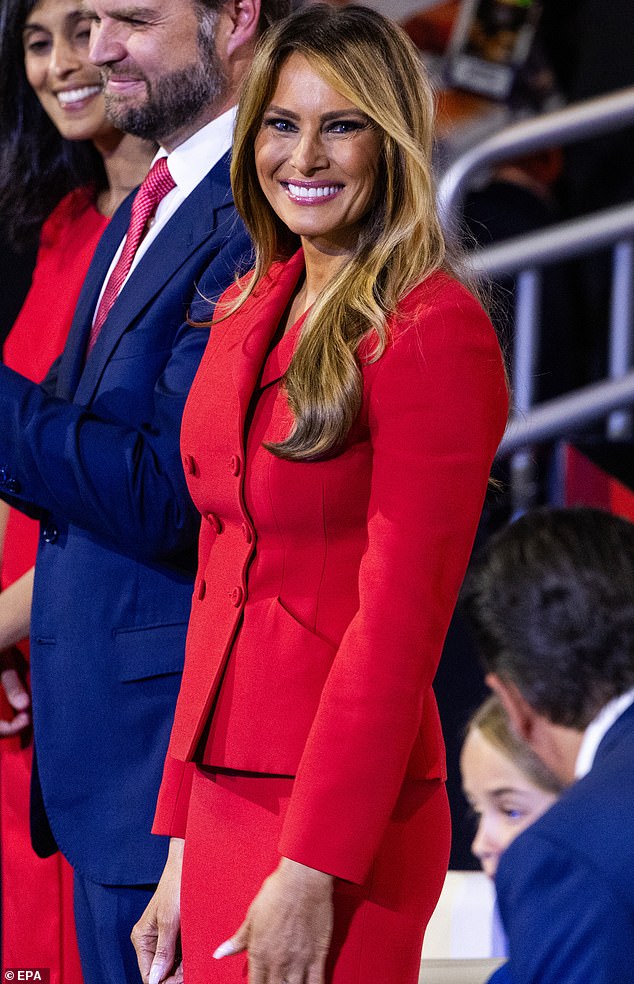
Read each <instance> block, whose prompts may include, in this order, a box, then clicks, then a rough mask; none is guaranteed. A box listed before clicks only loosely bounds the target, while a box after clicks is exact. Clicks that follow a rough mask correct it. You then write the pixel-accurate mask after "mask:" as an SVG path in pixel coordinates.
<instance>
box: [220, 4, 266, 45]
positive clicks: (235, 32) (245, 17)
mask: <svg viewBox="0 0 634 984" xmlns="http://www.w3.org/2000/svg"><path fill="white" fill-rule="evenodd" d="M260 3H261V0H229V3H227V4H226V5H225V8H224V9H225V11H226V12H227V13H228V15H229V17H230V18H231V22H232V28H231V33H230V36H229V38H228V39H227V54H228V55H232V54H233V53H234V52H235V51H236V50H237V49H238V48H241V47H242V46H243V45H245V44H254V43H255V41H256V40H257V36H258V24H259V23H260Z"/></svg>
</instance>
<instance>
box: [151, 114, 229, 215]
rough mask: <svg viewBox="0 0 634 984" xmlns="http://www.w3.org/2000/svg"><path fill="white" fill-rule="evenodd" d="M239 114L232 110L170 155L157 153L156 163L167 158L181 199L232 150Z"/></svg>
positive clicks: (207, 125) (198, 132)
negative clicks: (237, 115) (162, 158)
mask: <svg viewBox="0 0 634 984" xmlns="http://www.w3.org/2000/svg"><path fill="white" fill-rule="evenodd" d="M236 112H237V106H232V107H231V109H228V110H227V111H226V112H225V113H223V114H222V116H219V117H218V118H217V119H215V120H212V121H211V123H207V124H206V125H205V126H203V127H201V129H200V130H198V131H197V132H196V133H194V135H193V136H191V137H189V139H188V140H185V141H184V142H183V143H182V144H181V145H180V146H179V147H176V148H175V149H174V150H173V151H172V152H171V154H168V153H167V151H165V150H164V149H163V148H161V149H160V150H159V151H158V153H157V155H156V157H155V158H154V160H158V159H159V157H167V164H168V167H169V169H170V174H171V175H172V177H173V178H174V181H175V182H176V187H177V189H178V191H179V192H180V196H181V197H182V198H186V197H187V195H189V194H190V192H192V191H193V190H194V188H195V187H196V185H198V184H200V182H201V181H202V179H203V178H204V177H205V175H206V174H209V172H210V171H211V169H212V167H214V165H216V164H217V163H218V161H219V160H220V158H221V157H224V155H225V154H226V153H227V151H228V150H230V149H231V142H232V139H233V127H234V123H235V119H236ZM161 204H163V203H161ZM158 218H159V216H158V214H157V220H158Z"/></svg>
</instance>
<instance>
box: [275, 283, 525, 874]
mask: <svg viewBox="0 0 634 984" xmlns="http://www.w3.org/2000/svg"><path fill="white" fill-rule="evenodd" d="M410 304H411V300H410ZM410 322H411V323H410V324H409V325H405V326H404V327H403V330H400V331H399V334H398V335H396V336H395V339H394V341H393V344H391V345H390V346H389V347H388V349H387V350H386V352H385V353H384V355H383V356H382V357H381V358H380V359H379V360H378V361H377V362H376V363H375V365H374V367H372V366H370V367H369V368H368V370H367V372H366V376H367V379H366V384H367V390H368V392H367V394H366V398H365V400H366V403H367V407H368V425H369V431H370V439H371V443H372V451H373V465H372V477H371V490H370V499H369V506H368V514H367V530H368V541H367V548H366V551H365V554H364V556H363V558H362V561H361V566H360V573H359V608H358V611H357V613H356V615H355V617H354V618H353V619H352V621H351V622H350V624H349V626H348V628H347V630H346V632H345V635H344V637H343V639H342V642H341V644H340V647H339V649H338V651H337V654H336V656H335V659H334V663H333V666H332V669H331V671H330V674H329V677H328V679H327V681H326V685H325V687H324V690H323V692H322V696H321V700H320V704H319V707H318V711H317V714H316V717H315V719H314V722H313V726H312V729H311V732H310V734H309V738H308V741H307V744H306V747H305V751H304V754H303V756H302V759H301V762H300V766H299V770H298V774H297V779H296V782H295V786H294V791H293V795H292V798H291V802H290V806H289V810H288V813H287V816H286V819H285V822H284V826H283V830H282V836H281V841H280V844H279V849H280V852H281V854H282V855H284V856H287V857H290V858H292V859H293V860H296V861H299V862H302V863H304V864H307V865H309V866H310V867H313V868H317V869H319V870H322V871H327V872H329V873H330V874H334V875H337V876H339V877H342V878H345V879H348V880H350V881H353V882H362V881H363V880H364V879H365V877H366V875H367V872H368V869H369V866H370V864H371V861H372V858H373V856H374V854H375V853H376V850H377V848H378V846H379V843H380V840H381V837H382V835H383V832H384V830H385V828H386V826H387V823H388V821H389V818H390V814H391V813H392V810H393V808H394V806H395V804H396V800H397V797H398V794H399V790H400V787H401V785H402V783H403V778H404V775H405V771H406V767H407V763H408V759H409V757H410V754H411V751H412V748H413V745H414V742H415V740H417V734H418V731H419V727H420V724H421V717H422V707H423V700H424V698H425V695H426V693H427V692H428V690H429V688H430V687H431V684H432V680H433V677H434V674H435V672H436V668H437V665H438V661H439V658H440V654H441V650H442V645H443V642H444V637H445V634H446V631H447V628H448V625H449V621H450V618H451V614H452V612H453V608H454V605H455V602H456V598H457V593H458V590H459V587H460V584H461V581H462V578H463V576H464V573H465V570H466V566H467V562H468V559H469V555H470V552H471V548H472V545H473V540H474V537H475V532H476V528H477V524H478V521H479V517H480V513H481V510H482V505H483V501H484V495H485V492H486V487H487V482H488V476H489V471H490V467H491V463H492V460H493V457H494V454H495V451H496V449H497V445H498V443H499V441H500V438H501V436H502V433H503V430H504V425H505V422H506V417H507V409H508V397H507V389H506V382H505V377H504V370H503V363H502V359H501V355H500V350H499V346H498V343H497V339H496V337H495V334H494V332H493V329H492V327H491V324H490V322H489V319H488V318H487V317H486V315H485V314H484V312H483V310H482V309H481V307H480V306H479V304H478V303H477V302H476V301H475V300H474V299H473V298H472V297H471V296H470V295H469V294H468V293H467V292H466V291H464V290H463V289H462V288H459V287H458V285H455V284H454V285H452V286H451V287H450V288H449V289H446V290H444V291H443V292H441V293H440V294H439V296H438V297H436V298H434V299H433V301H432V303H431V304H430V305H428V306H425V308H424V309H414V311H413V313H411V312H410ZM342 818H344V819H342Z"/></svg>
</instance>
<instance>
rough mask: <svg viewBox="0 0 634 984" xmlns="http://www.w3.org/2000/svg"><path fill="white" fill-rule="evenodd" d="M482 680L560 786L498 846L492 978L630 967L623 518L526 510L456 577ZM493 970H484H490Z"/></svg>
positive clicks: (608, 982)
mask: <svg viewBox="0 0 634 984" xmlns="http://www.w3.org/2000/svg"><path fill="white" fill-rule="evenodd" d="M463 600H464V605H465V608H466V610H467V613H468V615H469V617H470V619H471V622H472V624H473V627H474V629H475V634H476V637H477V639H478V641H479V644H480V650H481V654H482V657H483V661H484V665H485V669H486V671H487V673H488V676H487V682H488V683H489V685H490V686H491V687H492V688H493V689H494V690H495V691H496V692H497V693H498V695H499V696H500V698H501V700H502V701H503V703H504V706H505V708H506V710H507V713H508V715H509V718H510V721H511V723H512V725H513V727H514V728H515V730H516V731H517V732H518V734H519V735H520V736H522V737H523V738H524V739H525V740H526V741H527V742H528V743H529V744H530V745H531V747H532V748H533V749H534V751H535V752H537V754H538V755H539V756H540V758H541V759H542V760H543V761H544V762H545V763H546V764H547V765H549V766H550V768H551V769H552V771H553V772H555V773H556V774H557V775H558V776H559V777H560V778H561V779H562V780H563V781H564V782H565V783H567V784H569V787H570V788H569V789H568V790H567V791H566V793H565V794H564V795H563V797H562V798H561V800H559V802H557V803H556V804H555V805H554V806H553V807H551V809H550V810H549V811H548V812H547V813H546V814H544V816H542V817H541V818H540V819H539V820H538V821H537V822H536V823H535V824H534V825H533V826H531V827H529V828H528V829H527V830H525V831H524V832H523V833H522V834H520V836H519V837H518V838H516V840H515V841H513V843H512V844H511V845H510V847H508V848H507V850H506V851H505V853H504V855H503V856H502V859H501V861H500V865H499V867H498V872H497V876H496V887H497V892H498V898H499V904H500V911H501V913H502V919H503V921H504V926H505V929H506V931H507V934H508V938H509V953H510V957H509V961H508V964H506V965H504V967H503V968H502V969H501V970H500V971H498V972H497V973H496V974H495V975H494V978H493V979H494V980H495V982H496V984H498V982H499V984H502V982H503V981H511V982H512V984H586V982H588V984H589V982H592V984H616V982H617V981H618V982H620V981H628V980H631V979H632V967H633V966H634V846H633V845H634V838H633V836H632V829H633V828H632V822H633V821H632V818H633V817H634V526H633V525H632V524H631V523H629V522H627V521H626V520H625V519H621V518H619V517H617V516H614V515H612V514H610V513H606V512H602V511H600V510H596V509H582V508H575V509H550V510H536V511H535V512H532V513H527V514H526V515H525V516H523V517H522V518H521V519H519V520H518V521H517V522H515V523H513V524H512V525H511V526H509V527H507V528H506V529H504V530H502V531H500V532H499V533H498V534H497V535H496V536H495V537H493V538H492V539H491V540H490V541H489V543H488V545H487V546H486V547H485V549H484V553H483V556H482V557H481V559H479V560H478V561H477V562H476V564H475V565H474V567H473V568H472V571H471V573H470V575H469V579H468V581H467V583H466V585H465V588H464V596H463ZM493 979H492V980H493Z"/></svg>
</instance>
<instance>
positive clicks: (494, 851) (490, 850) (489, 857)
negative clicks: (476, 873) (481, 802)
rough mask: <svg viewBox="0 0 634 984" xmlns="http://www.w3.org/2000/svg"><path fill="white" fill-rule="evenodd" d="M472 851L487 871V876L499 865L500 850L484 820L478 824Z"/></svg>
mask: <svg viewBox="0 0 634 984" xmlns="http://www.w3.org/2000/svg"><path fill="white" fill-rule="evenodd" d="M471 851H472V853H473V854H474V855H475V857H476V858H477V859H478V861H479V862H480V864H481V865H482V867H483V868H484V869H485V871H487V874H488V873H489V869H490V868H491V867H492V866H493V867H494V868H495V866H496V865H497V858H498V856H499V854H500V848H499V845H498V844H497V843H496V840H495V837H494V836H492V834H491V831H490V829H489V827H488V825H487V824H486V823H485V822H484V821H483V820H482V819H480V821H479V823H478V829H477V830H476V835H475V837H474V838H473V841H472V843H471Z"/></svg>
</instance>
